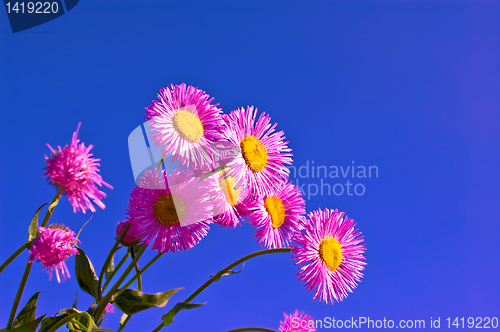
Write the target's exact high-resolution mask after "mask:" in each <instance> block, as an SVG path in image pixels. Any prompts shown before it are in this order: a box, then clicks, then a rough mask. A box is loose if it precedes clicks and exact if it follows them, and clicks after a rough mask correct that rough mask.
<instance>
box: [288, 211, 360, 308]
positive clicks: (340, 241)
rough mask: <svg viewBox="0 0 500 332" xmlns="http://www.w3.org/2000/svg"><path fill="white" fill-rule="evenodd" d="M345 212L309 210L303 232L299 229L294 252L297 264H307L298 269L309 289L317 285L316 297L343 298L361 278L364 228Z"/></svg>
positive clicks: (294, 238) (300, 278) (300, 276)
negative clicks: (360, 227)
mask: <svg viewBox="0 0 500 332" xmlns="http://www.w3.org/2000/svg"><path fill="white" fill-rule="evenodd" d="M343 216H344V212H339V211H338V210H328V209H325V210H324V211H321V210H317V211H313V212H311V213H309V214H308V219H307V223H306V225H305V229H304V232H297V233H296V234H295V235H294V237H293V241H294V242H295V243H297V245H292V246H291V248H292V253H294V254H296V255H297V256H293V257H292V258H294V259H296V260H297V262H296V263H295V264H296V265H298V264H305V265H304V266H302V267H301V268H300V270H299V272H298V273H297V275H298V276H299V280H300V281H305V283H306V284H305V286H306V289H308V291H309V292H311V291H312V290H313V289H316V291H315V294H314V299H315V300H316V299H317V298H318V297H319V300H320V302H322V301H323V300H324V301H325V302H326V303H328V302H332V303H333V302H334V301H337V302H340V301H342V300H343V299H344V298H346V297H347V293H348V292H349V293H352V290H353V289H354V288H356V287H357V282H359V281H360V280H361V277H362V276H363V273H361V271H362V270H364V266H365V265H366V262H364V260H365V259H366V258H365V257H364V256H363V253H364V252H365V251H366V248H365V245H364V244H360V243H361V242H363V236H361V232H358V230H357V229H355V228H354V227H355V226H356V224H355V223H354V220H352V219H349V218H347V217H346V218H345V219H343Z"/></svg>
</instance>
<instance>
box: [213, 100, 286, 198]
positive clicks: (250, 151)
mask: <svg viewBox="0 0 500 332" xmlns="http://www.w3.org/2000/svg"><path fill="white" fill-rule="evenodd" d="M256 116H257V108H255V109H254V107H253V106H251V107H248V108H247V109H246V110H245V109H244V108H240V109H237V110H235V111H232V112H231V113H230V114H229V115H223V116H222V118H223V120H224V123H225V126H224V128H223V129H222V131H221V133H222V136H224V137H225V138H227V139H228V140H229V141H230V142H231V143H232V144H233V145H234V146H235V147H236V148H237V151H238V153H237V155H236V156H235V158H234V159H233V160H232V161H231V162H230V163H229V164H228V167H229V170H228V171H227V173H228V174H229V175H230V176H233V177H234V178H235V179H236V183H237V184H236V187H237V188H238V187H239V186H241V185H242V184H243V183H244V182H245V181H246V182H247V184H248V187H249V190H250V192H249V198H250V199H254V198H262V197H264V196H271V195H273V194H274V193H275V192H277V191H278V190H279V189H280V188H281V187H282V186H283V185H284V183H285V181H286V179H287V178H288V174H289V173H290V171H289V170H288V168H287V167H285V164H291V163H292V159H291V158H290V156H292V154H290V153H288V152H290V151H291V149H289V148H288V147H287V145H286V144H287V143H288V142H283V139H284V138H285V137H284V136H283V131H280V132H276V133H275V132H274V128H276V124H274V125H271V124H270V122H271V117H270V116H268V115H266V114H265V113H262V114H261V115H260V117H259V119H258V120H257V121H256Z"/></svg>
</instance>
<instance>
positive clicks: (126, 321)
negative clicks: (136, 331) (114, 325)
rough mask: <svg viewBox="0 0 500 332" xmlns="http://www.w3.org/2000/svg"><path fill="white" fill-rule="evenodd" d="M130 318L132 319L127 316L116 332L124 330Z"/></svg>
mask: <svg viewBox="0 0 500 332" xmlns="http://www.w3.org/2000/svg"><path fill="white" fill-rule="evenodd" d="M131 317H132V315H128V316H127V318H125V321H124V322H123V324H122V325H120V328H119V329H118V331H116V332H121V331H122V330H123V329H124V328H125V325H127V323H128V321H129V320H130V318H131Z"/></svg>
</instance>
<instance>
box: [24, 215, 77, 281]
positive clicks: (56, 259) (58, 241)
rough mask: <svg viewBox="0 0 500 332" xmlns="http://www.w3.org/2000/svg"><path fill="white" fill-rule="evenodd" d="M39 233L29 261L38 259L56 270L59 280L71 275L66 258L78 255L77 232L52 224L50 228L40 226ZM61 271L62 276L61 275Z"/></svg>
mask: <svg viewBox="0 0 500 332" xmlns="http://www.w3.org/2000/svg"><path fill="white" fill-rule="evenodd" d="M38 232H39V235H38V237H37V238H36V239H35V240H34V241H33V244H32V246H31V249H30V253H31V254H30V257H29V262H30V263H33V261H34V260H35V259H36V260H37V261H39V262H41V263H42V264H43V266H45V268H47V270H48V271H49V272H50V279H52V272H53V271H54V270H55V271H56V278H57V282H59V283H60V282H61V277H62V279H63V280H64V279H66V277H68V278H69V277H70V274H69V271H68V267H67V266H66V263H65V261H66V259H67V258H68V257H70V256H71V255H78V250H77V249H76V248H75V245H76V243H77V242H80V241H78V240H77V239H76V238H75V233H74V232H73V231H71V230H69V229H68V228H65V227H64V226H61V225H56V224H52V225H50V226H49V227H48V228H45V227H38ZM59 272H60V273H61V276H60V275H59Z"/></svg>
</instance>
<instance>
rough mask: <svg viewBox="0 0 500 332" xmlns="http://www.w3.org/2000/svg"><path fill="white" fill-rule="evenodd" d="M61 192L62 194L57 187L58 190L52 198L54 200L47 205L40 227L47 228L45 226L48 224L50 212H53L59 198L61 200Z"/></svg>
mask: <svg viewBox="0 0 500 332" xmlns="http://www.w3.org/2000/svg"><path fill="white" fill-rule="evenodd" d="M63 192H64V190H63V189H62V188H60V187H59V189H58V190H57V192H56V195H55V196H54V199H53V200H52V203H50V205H49V209H48V210H47V213H46V214H45V217H44V218H43V221H42V227H47V224H48V223H49V220H50V217H51V216H52V212H53V211H54V209H55V208H56V206H57V204H58V203H59V198H61V195H62V193H63Z"/></svg>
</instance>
